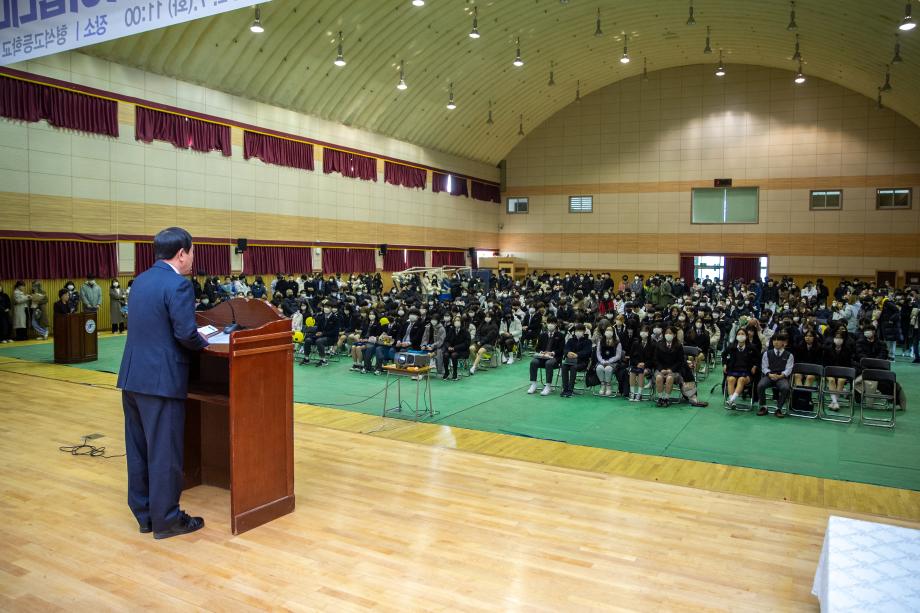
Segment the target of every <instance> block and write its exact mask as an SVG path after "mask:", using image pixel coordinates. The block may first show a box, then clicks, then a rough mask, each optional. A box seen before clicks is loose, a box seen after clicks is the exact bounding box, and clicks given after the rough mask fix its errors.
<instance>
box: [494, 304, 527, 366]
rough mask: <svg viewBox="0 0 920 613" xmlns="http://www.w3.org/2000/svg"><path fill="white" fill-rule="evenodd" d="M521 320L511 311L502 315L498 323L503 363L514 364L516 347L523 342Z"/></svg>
mask: <svg viewBox="0 0 920 613" xmlns="http://www.w3.org/2000/svg"><path fill="white" fill-rule="evenodd" d="M521 334H522V330H521V322H520V320H519V319H518V318H517V317H516V316H514V315H512V314H511V313H505V314H504V315H502V318H501V323H500V324H499V325H498V345H499V347H500V349H501V354H502V364H508V365H511V364H514V348H515V346H516V345H518V344H519V343H520V342H521Z"/></svg>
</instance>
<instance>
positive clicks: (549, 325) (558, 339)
mask: <svg viewBox="0 0 920 613" xmlns="http://www.w3.org/2000/svg"><path fill="white" fill-rule="evenodd" d="M557 326H558V322H557V320H556V318H554V317H548V318H547V319H546V329H545V330H544V331H543V332H541V333H540V336H539V337H538V338H537V343H536V345H535V346H534V356H533V359H532V360H531V361H530V387H529V388H528V389H527V393H528V394H533V393H534V392H536V391H537V373H538V371H539V369H541V368H543V369H545V370H546V385H545V386H544V387H543V391H541V392H540V395H541V396H549V395H550V394H551V393H552V391H553V389H552V384H553V371H554V369H555V368H556V366H557V365H559V364H560V363H562V356H563V350H564V349H565V336H564V335H563V334H562V332H561V331H560V330H559V329H558V328H557Z"/></svg>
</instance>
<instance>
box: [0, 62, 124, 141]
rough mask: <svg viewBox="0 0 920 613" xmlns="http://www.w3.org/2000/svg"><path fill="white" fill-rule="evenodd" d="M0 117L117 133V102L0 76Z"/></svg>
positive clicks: (111, 133)
mask: <svg viewBox="0 0 920 613" xmlns="http://www.w3.org/2000/svg"><path fill="white" fill-rule="evenodd" d="M0 116H3V117H9V118H10V119H20V120H22V121H32V122H34V121H38V120H40V119H45V120H47V121H48V123H50V124H51V125H53V126H55V127H58V128H70V129H73V130H80V131H81V132H91V133H93V134H105V135H106V136H118V103H117V102H115V101H114V100H106V99H104V98H97V97H95V96H90V95H88V94H81V93H78V92H72V91H67V90H63V89H58V88H56V87H51V86H48V85H40V84H38V83H28V82H26V81H20V80H19V79H11V78H9V77H5V76H0Z"/></svg>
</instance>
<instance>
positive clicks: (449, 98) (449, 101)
mask: <svg viewBox="0 0 920 613" xmlns="http://www.w3.org/2000/svg"><path fill="white" fill-rule="evenodd" d="M447 91H448V95H447V109H448V110H449V111H452V110H454V109H455V108H457V105H456V104H455V103H454V84H453V83H451V84H450V87H449V88H448V90H447Z"/></svg>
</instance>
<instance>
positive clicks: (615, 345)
mask: <svg viewBox="0 0 920 613" xmlns="http://www.w3.org/2000/svg"><path fill="white" fill-rule="evenodd" d="M595 354H596V355H595V360H596V363H597V366H595V371H596V372H597V378H598V379H600V381H601V391H600V395H601V396H610V395H612V394H613V386H612V381H613V377H614V373H615V372H616V368H617V365H618V364H619V363H620V360H622V359H623V344H622V343H621V342H620V339H619V337H617V334H616V330H614V329H613V328H612V327H608V328H607V329H606V330H604V331H603V333H602V335H601V338H600V339H599V340H598V343H597V349H596V351H595Z"/></svg>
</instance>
